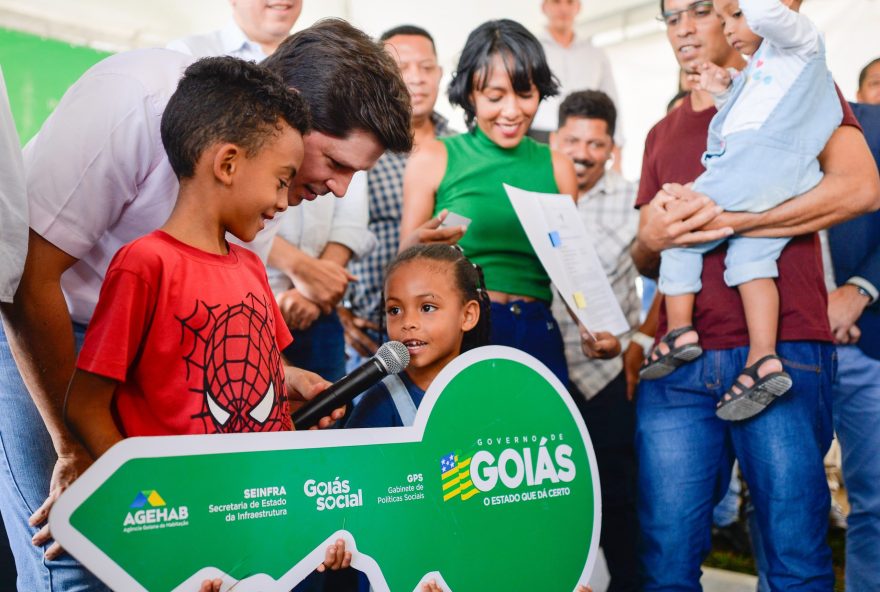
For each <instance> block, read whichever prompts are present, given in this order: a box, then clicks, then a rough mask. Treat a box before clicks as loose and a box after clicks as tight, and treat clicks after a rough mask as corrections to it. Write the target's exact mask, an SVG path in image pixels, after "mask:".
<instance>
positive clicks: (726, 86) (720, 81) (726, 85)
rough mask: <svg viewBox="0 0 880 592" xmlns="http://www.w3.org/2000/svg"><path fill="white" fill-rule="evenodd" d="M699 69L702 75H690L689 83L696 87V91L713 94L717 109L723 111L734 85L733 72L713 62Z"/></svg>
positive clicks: (700, 66) (704, 64) (701, 65)
mask: <svg viewBox="0 0 880 592" xmlns="http://www.w3.org/2000/svg"><path fill="white" fill-rule="evenodd" d="M697 68H698V70H699V71H700V73H699V74H688V76H687V78H688V81H689V82H690V83H691V84H693V85H694V89H696V90H703V91H706V92H707V93H709V94H711V95H712V99H713V101H714V102H715V107H717V108H718V109H721V107H723V106H724V104H725V103H726V102H727V100H728V99H729V98H730V87H731V84H732V83H733V74H732V72H731V71H730V70H728V69H727V68H722V67H721V66H717V65H715V64H713V63H712V62H705V63H703V64H700V65H699V66H698V67H697Z"/></svg>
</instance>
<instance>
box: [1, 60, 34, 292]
mask: <svg viewBox="0 0 880 592" xmlns="http://www.w3.org/2000/svg"><path fill="white" fill-rule="evenodd" d="M0 220H2V221H3V230H2V232H0V302H12V297H13V296H14V295H15V290H16V288H18V282H19V280H20V279H21V272H22V270H23V269H24V259H25V255H26V254H27V241H28V230H27V229H28V204H27V192H26V190H25V183H24V165H23V164H22V159H21V145H20V144H19V141H18V132H16V130H15V121H14V120H13V119H12V111H11V110H10V108H9V98H8V97H7V96H6V81H5V80H4V79H3V71H2V70H0Z"/></svg>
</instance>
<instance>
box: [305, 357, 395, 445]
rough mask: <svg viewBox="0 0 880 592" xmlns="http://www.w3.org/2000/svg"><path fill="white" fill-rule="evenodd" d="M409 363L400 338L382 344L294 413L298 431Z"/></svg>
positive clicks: (306, 427) (316, 421) (310, 425)
mask: <svg viewBox="0 0 880 592" xmlns="http://www.w3.org/2000/svg"><path fill="white" fill-rule="evenodd" d="M408 365H409V351H408V350H407V349H406V346H405V345H403V344H402V343H400V342H399V341H389V342H388V343H383V344H382V346H381V347H380V348H379V350H378V351H377V352H376V355H375V356H373V357H372V358H370V359H369V360H367V361H366V362H364V363H363V364H362V365H361V366H359V367H357V368H355V369H354V370H352V371H351V372H350V373H349V374H347V375H345V376H343V377H342V378H340V379H339V380H338V381H337V382H335V383H333V384H332V385H331V386H329V387H328V388H327V390H325V391H324V392H323V393H321V394H320V395H318V396H317V397H316V398H315V399H313V400H312V402H310V403H309V404H308V405H306V406H304V407H302V408H300V409H299V410H298V411H297V412H296V413H294V414H293V425H294V427H295V428H296V429H297V430H306V429H308V428H310V427H312V426H313V425H315V424H317V423H318V420H320V419H321V418H322V417H325V416H327V415H329V414H330V412H331V411H332V410H333V409H336V408H337V407H341V406H342V405H347V404H348V403H351V401H352V399H354V398H355V397H356V396H358V395H359V394H361V393H362V392H364V391H365V390H367V389H369V388H370V387H372V386H373V385H375V384H376V383H378V382H379V381H380V380H382V379H383V378H385V377H386V376H388V375H389V374H399V373H400V372H402V371H403V370H404V369H405V368H406V367H407V366H408Z"/></svg>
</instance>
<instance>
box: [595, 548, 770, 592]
mask: <svg viewBox="0 0 880 592" xmlns="http://www.w3.org/2000/svg"><path fill="white" fill-rule="evenodd" d="M700 583H701V584H702V585H703V592H755V590H756V589H757V587H758V578H756V577H755V576H749V575H746V574H740V573H735V572H732V571H724V570H722V569H714V568H711V567H704V568H703V578H702V580H700ZM590 586H592V588H593V592H605V589H606V588H607V587H608V569H607V568H606V567H605V557H604V556H603V555H602V550H601V549H599V557H598V558H597V560H596V567H595V569H594V570H593V577H592V578H590Z"/></svg>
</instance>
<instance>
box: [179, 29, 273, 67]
mask: <svg viewBox="0 0 880 592" xmlns="http://www.w3.org/2000/svg"><path fill="white" fill-rule="evenodd" d="M166 47H167V48H168V49H173V50H174V51H179V52H181V53H185V54H187V55H191V56H192V57H194V58H196V59H199V58H207V57H211V56H222V55H228V56H233V57H236V58H241V59H243V60H251V61H254V62H258V63H259V62H262V61H263V60H264V59H266V54H264V53H263V49H262V48H261V47H260V44H259V43H254V42H253V41H251V40H250V39H248V37H247V35H245V34H244V31H242V30H241V28H240V27H239V26H238V25H236V24H235V22H234V21H230V22H229V24H227V25H226V26H225V27H223V28H222V29H218V30H217V31H212V32H210V33H205V34H203V35H190V36H189V37H182V38H180V39H175V40H174V41H171V42H170V43H169V44H168V45H167V46H166Z"/></svg>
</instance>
